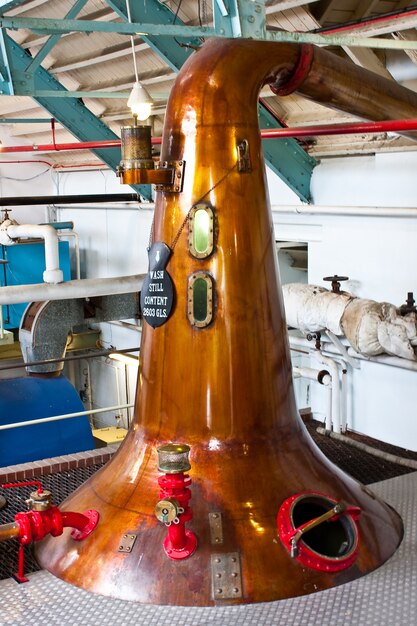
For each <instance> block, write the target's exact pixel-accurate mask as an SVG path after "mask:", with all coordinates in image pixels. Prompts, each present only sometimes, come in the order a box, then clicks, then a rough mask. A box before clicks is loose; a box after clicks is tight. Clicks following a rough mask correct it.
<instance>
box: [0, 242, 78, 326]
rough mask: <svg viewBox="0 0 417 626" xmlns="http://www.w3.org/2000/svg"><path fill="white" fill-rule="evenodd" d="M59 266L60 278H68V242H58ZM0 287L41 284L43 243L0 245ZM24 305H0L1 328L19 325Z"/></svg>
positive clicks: (69, 277)
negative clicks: (1, 309) (0, 312)
mask: <svg viewBox="0 0 417 626" xmlns="http://www.w3.org/2000/svg"><path fill="white" fill-rule="evenodd" d="M58 246H59V266H60V268H61V270H62V272H63V274H64V280H71V271H70V253H69V242H68V241H60V242H59V244H58ZM0 260H3V261H6V263H1V264H0V286H1V287H4V286H6V285H33V284H35V283H42V282H43V278H42V274H43V272H44V270H45V246H44V244H43V242H39V243H37V242H36V243H19V244H16V245H14V246H0ZM26 306H27V304H13V305H5V306H3V318H4V327H5V328H7V329H12V328H19V324H20V320H21V317H22V315H23V313H24V311H25V309H26Z"/></svg>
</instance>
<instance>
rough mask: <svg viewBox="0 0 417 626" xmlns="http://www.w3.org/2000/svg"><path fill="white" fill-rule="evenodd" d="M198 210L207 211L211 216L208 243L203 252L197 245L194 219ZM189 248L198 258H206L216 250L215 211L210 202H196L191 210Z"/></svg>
mask: <svg viewBox="0 0 417 626" xmlns="http://www.w3.org/2000/svg"><path fill="white" fill-rule="evenodd" d="M198 211H205V212H206V213H207V215H208V217H209V230H208V233H207V239H208V245H207V248H206V249H205V250H204V251H203V252H199V251H198V250H197V249H196V247H195V240H194V234H195V233H194V230H195V229H194V221H195V215H196V213H197V212H198ZM188 248H189V251H190V253H191V254H192V256H193V257H194V258H196V259H206V258H207V257H209V256H210V254H212V252H213V250H214V211H213V207H211V206H210V205H209V204H204V203H200V204H196V205H195V206H194V207H193V208H192V209H191V211H190V215H189V218H188Z"/></svg>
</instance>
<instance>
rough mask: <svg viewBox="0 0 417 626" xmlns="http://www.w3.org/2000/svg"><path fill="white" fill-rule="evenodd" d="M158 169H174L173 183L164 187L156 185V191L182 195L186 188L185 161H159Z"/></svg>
mask: <svg viewBox="0 0 417 626" xmlns="http://www.w3.org/2000/svg"><path fill="white" fill-rule="evenodd" d="M156 169H158V170H160V169H172V170H173V177H172V182H171V183H168V184H163V185H155V191H165V192H170V193H180V192H181V191H182V188H183V186H184V170H185V161H159V163H157V164H156Z"/></svg>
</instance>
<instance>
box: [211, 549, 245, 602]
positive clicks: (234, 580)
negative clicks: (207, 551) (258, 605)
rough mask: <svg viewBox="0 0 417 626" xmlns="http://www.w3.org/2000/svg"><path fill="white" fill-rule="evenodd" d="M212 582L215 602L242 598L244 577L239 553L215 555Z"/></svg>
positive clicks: (212, 565) (212, 562)
mask: <svg viewBox="0 0 417 626" xmlns="http://www.w3.org/2000/svg"><path fill="white" fill-rule="evenodd" d="M211 580H212V585H213V598H214V600H231V599H233V598H241V597H242V576H241V570H240V558H239V553H238V552H229V553H227V554H213V555H212V557H211Z"/></svg>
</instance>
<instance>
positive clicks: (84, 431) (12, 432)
mask: <svg viewBox="0 0 417 626" xmlns="http://www.w3.org/2000/svg"><path fill="white" fill-rule="evenodd" d="M79 411H84V406H83V404H82V402H81V400H80V397H79V396H78V393H77V391H76V390H75V388H74V387H73V386H72V384H71V383H70V382H69V380H68V379H67V378H65V377H64V376H62V375H61V376H54V377H43V376H42V377H41V376H25V377H21V378H9V379H4V380H0V425H3V424H11V423H16V422H25V421H27V420H36V419H39V418H43V417H52V416H55V415H63V414H66V413H77V412H79ZM94 447H95V446H94V441H93V436H92V433H91V428H90V424H89V421H88V417H87V416H86V415H83V416H80V417H74V418H71V419H65V420H59V421H52V422H47V423H43V424H34V425H33V426H22V427H19V428H11V429H8V430H2V431H0V466H6V465H15V464H18V463H26V462H28V461H34V460H38V459H44V458H49V457H53V456H61V455H63V454H70V453H73V452H81V451H82V450H91V449H93V448H94Z"/></svg>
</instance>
